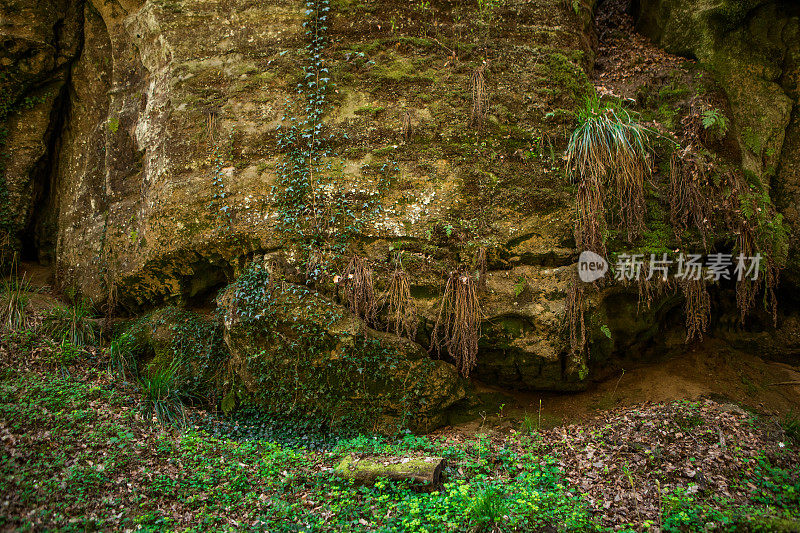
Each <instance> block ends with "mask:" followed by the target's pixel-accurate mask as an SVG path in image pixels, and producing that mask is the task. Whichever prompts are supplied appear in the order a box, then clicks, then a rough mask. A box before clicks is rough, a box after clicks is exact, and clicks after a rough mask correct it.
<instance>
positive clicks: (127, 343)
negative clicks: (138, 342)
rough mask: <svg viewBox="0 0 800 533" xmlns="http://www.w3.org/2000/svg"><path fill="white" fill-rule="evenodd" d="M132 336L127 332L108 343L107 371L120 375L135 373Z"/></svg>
mask: <svg viewBox="0 0 800 533" xmlns="http://www.w3.org/2000/svg"><path fill="white" fill-rule="evenodd" d="M134 345H135V341H134V338H133V337H132V336H131V335H130V334H129V333H123V334H122V335H120V336H118V337H116V338H115V339H113V340H112V341H111V343H109V345H108V371H109V373H110V374H116V375H118V376H120V377H125V376H132V375H135V374H136V361H135V360H134V353H133V352H134Z"/></svg>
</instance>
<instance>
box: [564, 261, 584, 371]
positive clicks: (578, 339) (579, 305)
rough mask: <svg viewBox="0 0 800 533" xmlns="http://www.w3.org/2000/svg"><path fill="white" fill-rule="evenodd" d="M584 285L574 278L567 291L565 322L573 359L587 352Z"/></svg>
mask: <svg viewBox="0 0 800 533" xmlns="http://www.w3.org/2000/svg"><path fill="white" fill-rule="evenodd" d="M585 291H586V284H585V283H583V282H582V281H580V280H579V279H578V277H577V275H576V276H574V277H573V278H572V281H570V284H569V288H568V289H567V302H566V320H567V325H568V326H569V354H570V356H571V357H573V358H575V357H578V356H580V355H583V353H584V352H587V351H588V349H589V347H588V345H587V343H586V321H585V319H584V313H583V311H584V308H585V304H586V293H585Z"/></svg>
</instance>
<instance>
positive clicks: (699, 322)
mask: <svg viewBox="0 0 800 533" xmlns="http://www.w3.org/2000/svg"><path fill="white" fill-rule="evenodd" d="M680 287H681V292H683V296H684V298H685V299H686V304H685V306H686V342H690V341H692V340H694V339H697V340H702V339H703V333H704V332H705V331H706V330H707V329H708V323H709V319H710V317H711V298H710V297H709V295H708V287H707V286H706V282H705V280H703V279H696V280H695V279H686V280H682V281H681V282H680Z"/></svg>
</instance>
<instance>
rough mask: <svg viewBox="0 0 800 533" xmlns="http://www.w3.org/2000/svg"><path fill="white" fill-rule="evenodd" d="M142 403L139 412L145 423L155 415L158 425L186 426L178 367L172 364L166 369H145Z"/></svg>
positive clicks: (142, 381) (142, 384) (142, 380)
mask: <svg viewBox="0 0 800 533" xmlns="http://www.w3.org/2000/svg"><path fill="white" fill-rule="evenodd" d="M139 383H140V385H141V387H142V403H141V406H140V410H141V413H142V418H144V419H145V421H148V422H149V421H151V420H153V415H155V417H156V420H157V421H158V424H159V425H160V426H162V427H165V426H167V425H177V426H181V427H182V426H184V425H186V409H185V408H184V405H183V400H182V399H181V396H180V379H179V373H178V365H177V364H176V363H174V362H173V363H172V364H171V365H169V366H168V367H163V368H154V367H152V366H151V367H150V368H148V369H147V372H145V373H144V374H143V375H142V376H141V378H140V382H139Z"/></svg>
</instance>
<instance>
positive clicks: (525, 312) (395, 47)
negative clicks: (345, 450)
mask: <svg viewBox="0 0 800 533" xmlns="http://www.w3.org/2000/svg"><path fill="white" fill-rule="evenodd" d="M33 4H34V3H33V2H31V5H33ZM435 4H436V5H435V6H433V7H430V8H424V7H419V6H415V5H412V4H398V3H397V2H389V1H383V0H375V1H370V2H350V1H338V0H337V1H333V2H331V4H330V13H329V18H328V19H327V22H326V29H325V31H326V32H327V37H328V43H329V44H328V45H327V46H326V48H325V50H324V60H325V68H326V69H327V70H326V73H327V77H329V78H330V80H331V81H330V84H331V85H330V87H331V90H330V91H329V94H328V95H327V96H328V98H329V104H328V105H327V107H326V110H325V114H324V116H323V118H322V124H323V126H322V127H323V128H324V131H325V135H330V136H332V138H333V139H335V140H334V141H333V143H332V145H333V146H332V149H331V151H330V154H328V155H326V156H325V163H326V165H325V172H326V175H327V176H328V177H326V178H324V179H325V180H327V182H326V184H324V185H322V186H320V189H321V190H323V193H324V194H323V196H325V195H327V196H325V198H326V200H325V201H327V202H329V204H330V206H331V207H333V206H334V205H337V206H339V208H341V209H340V211H341V212H343V213H345V218H346V217H351V218H352V219H355V218H358V219H359V220H361V221H364V223H359V224H347V223H345V224H340V227H338V229H337V231H340V230H341V232H343V233H342V234H344V233H347V240H348V241H349V242H350V243H351V245H350V247H349V248H348V249H346V250H342V251H341V253H340V256H341V257H339V258H336V257H333V258H330V257H328V258H326V260H329V261H330V265H329V266H330V268H329V269H328V271H331V270H335V269H336V268H341V266H342V265H341V264H340V263H341V262H342V261H346V257H345V256H347V257H349V256H350V255H362V256H364V257H366V258H367V259H368V260H369V261H370V262H371V263H372V264H373V265H374V266H375V269H376V277H377V278H378V279H377V280H376V283H377V284H378V286H379V288H382V287H384V286H385V277H386V274H385V272H387V271H389V270H390V269H391V261H392V258H393V257H394V255H395V254H396V253H397V251H398V250H403V261H404V264H405V267H406V269H407V270H408V271H409V274H410V276H411V283H412V292H413V294H414V296H415V297H416V298H417V304H418V308H419V310H420V316H421V328H420V336H419V337H418V339H417V340H419V341H420V342H423V343H424V342H425V341H426V340H427V335H428V334H429V332H430V328H431V325H432V321H433V319H434V317H435V308H436V304H437V301H438V298H439V297H440V295H441V292H442V289H443V286H444V280H445V279H446V277H447V274H448V272H449V271H450V270H452V269H453V268H456V266H458V265H467V266H470V265H471V264H472V263H473V262H474V257H475V254H476V250H477V249H478V248H479V247H484V248H486V249H487V250H488V252H489V253H488V255H489V280H490V283H489V285H490V287H491V288H490V290H491V291H494V292H492V293H490V295H489V296H487V304H486V308H485V317H484V319H485V320H484V328H483V330H484V332H485V333H486V334H485V336H484V338H483V340H482V343H483V349H485V350H487V353H492V354H493V355H492V357H493V358H494V360H495V363H492V364H491V369H489V367H487V369H486V370H485V371H483V370H481V371H480V373H481V375H483V376H485V377H486V379H494V378H493V377H492V376H499V375H500V374H502V375H503V376H504V377H503V378H502V381H503V383H505V384H508V385H509V386H515V387H522V388H525V387H543V388H550V389H574V388H576V387H580V386H581V385H580V382H581V379H579V377H578V375H577V374H574V373H570V372H571V371H570V372H566V373H565V371H564V370H563V368H564V364H563V359H564V357H565V354H566V342H565V334H564V327H563V323H562V322H561V319H560V317H559V312H560V311H559V310H560V309H563V299H564V294H563V292H562V291H563V287H564V284H565V281H564V280H565V279H566V277H565V274H564V272H563V269H559V268H553V267H564V266H566V265H568V264H570V263H571V262H572V261H573V260H574V259H573V254H574V251H573V250H572V249H571V247H572V246H573V245H572V236H571V235H572V222H571V218H572V200H571V196H570V193H569V191H568V189H567V187H566V186H565V183H564V181H563V176H562V175H561V173H560V171H559V166H560V165H559V162H560V155H559V153H558V150H559V149H558V148H557V147H559V146H563V144H564V142H565V139H566V135H567V131H566V128H565V124H566V121H567V120H568V116H569V110H571V109H573V108H574V106H575V104H576V103H578V102H579V101H580V99H581V98H582V97H583V96H584V95H585V94H587V92H588V91H589V89H590V84H589V82H588V78H587V76H586V71H585V69H588V68H590V67H591V64H592V61H593V49H592V32H591V29H590V24H589V21H590V6H587V5H584V4H581V3H573V4H574V6H570V7H567V6H565V4H564V3H563V2H560V1H558V0H536V1H526V2H522V1H520V2H508V3H506V4H505V5H503V6H501V7H499V8H497V9H495V10H493V11H486V12H480V11H479V10H478V6H477V5H472V4H470V5H466V4H464V5H461V4H451V3H447V2H436V3H435ZM31 9H32V8H31ZM40 9H43V8H40ZM70 10H72V11H70ZM73 11H74V12H77V11H80V13H76V14H75V15H74V16H75V17H77V20H79V21H80V24H79V26H80V28H79V29H80V30H81V31H79V32H78V33H77V34H76V35H77V36H78V37H79V49H80V51H81V53H79V54H76V55H75V57H73V59H72V61H71V62H69V63H64V66H63V68H62V71H63V76H62V77H63V78H64V80H66V89H64V91H65V92H66V93H67V94H68V113H66V114H65V115H64V118H63V121H62V122H63V123H56V122H53V121H49V122H48V121H46V120H44V121H43V124H46V125H49V126H47V127H50V128H51V129H52V128H55V129H57V130H58V131H57V133H58V143H59V145H58V150H57V153H58V158H57V161H54V164H53V165H51V168H52V169H53V171H52V173H53V177H52V180H51V182H50V183H51V185H50V189H49V192H48V193H47V194H46V195H45V194H43V195H42V197H43V199H42V200H41V202H40V205H42V206H45V205H46V206H47V209H46V210H45V211H43V212H45V213H46V215H43V216H42V217H40V219H41V220H42V223H43V224H44V222H47V225H46V227H43V229H42V231H41V232H40V237H39V240H40V241H42V242H44V241H48V240H49V241H51V242H52V243H53V244H54V246H53V255H54V258H55V260H56V263H57V267H58V273H59V279H60V282H61V283H62V284H64V285H66V286H76V287H77V288H78V289H80V291H81V292H82V293H83V294H86V295H88V296H90V297H92V298H93V299H95V300H97V301H100V302H102V301H105V300H106V299H107V298H108V296H109V295H110V294H112V293H113V294H115V295H116V297H117V298H118V300H119V302H120V304H121V305H122V306H123V307H125V308H127V309H129V310H131V311H134V312H140V311H144V310H147V309H149V308H152V307H154V306H158V305H161V304H163V303H176V304H186V303H190V304H191V303H203V302H207V301H208V299H209V298H210V297H211V296H213V294H214V293H216V291H217V290H219V289H220V288H221V287H224V286H225V285H226V284H227V283H229V282H231V281H232V280H233V279H235V278H236V276H237V275H238V274H239V272H240V271H241V268H242V267H243V265H244V264H245V263H246V262H247V261H248V260H249V259H250V258H251V257H252V256H253V254H256V253H264V252H272V251H276V250H279V251H280V252H279V255H280V256H281V259H280V261H279V262H280V264H282V265H283V266H284V267H285V270H286V273H287V275H288V276H289V277H291V275H292V273H293V272H302V271H304V269H305V268H306V266H305V265H304V263H303V262H304V261H306V257H305V256H306V255H307V249H306V248H307V247H305V245H306V243H304V242H299V243H298V242H297V239H295V238H294V237H293V236H292V235H290V234H287V232H286V231H284V230H282V229H281V227H280V226H281V220H282V217H283V213H282V210H285V206H282V205H281V202H280V193H279V191H278V192H276V189H279V190H280V189H282V186H281V164H282V163H284V162H285V160H286V153H285V150H284V149H283V148H282V147H281V146H280V134H279V131H280V130H279V128H278V126H279V125H282V126H283V127H286V126H287V125H288V124H290V123H291V118H293V117H300V118H302V116H304V115H305V111H304V106H305V105H306V100H305V98H306V96H305V95H304V94H302V93H299V92H298V90H297V83H298V81H301V80H302V79H303V76H304V70H303V68H304V67H306V66H307V65H308V62H309V56H308V50H307V47H308V41H309V39H308V37H307V36H306V35H305V30H304V26H303V24H304V22H305V21H306V19H307V13H306V6H305V4H304V3H303V2H300V1H296V0H280V1H276V2H252V1H249V0H211V1H208V0H202V1H201V0H170V1H163V0H147V1H145V0H127V1H123V0H112V1H108V0H90V1H87V2H85V3H76V4H75V5H74V6H73V5H71V4H69V3H68V2H66V0H64V2H63V5H61V4H59V5H57V6H53V7H52V8H50V9H49V10H48V13H51V14H57V15H52V16H59V17H62V18H63V19H64V20H67V15H66V14H67V13H72V12H73ZM37 16H39V15H37ZM48 16H51V15H48ZM32 17H33V15H32V14H30V15H28V16H27V18H25V19H24V20H29V19H31V18H32ZM42 20H44V19H42ZM22 22H24V21H22ZM22 22H21V23H20V24H22ZM44 26H47V25H44ZM50 27H52V26H50ZM64 27H65V28H66V27H67V25H66V23H64ZM51 40H52V39H51ZM43 61H44V60H43ZM50 61H51V62H53V61H54V60H52V59H51V60H50ZM484 62H486V63H487V65H486V67H485V69H484V72H485V84H486V85H485V86H486V92H487V98H488V107H487V108H486V116H485V118H484V119H483V120H482V121H481V124H476V123H472V122H471V115H472V106H473V94H472V85H471V80H472V77H473V75H474V74H475V72H476V70H477V69H478V67H480V66H481V65H483V64H484ZM48 68H50V69H51V70H52V68H53V67H48ZM51 77H52V74H51ZM63 83H64V81H62V84H63ZM51 108H52V106H51ZM37 109H39V108H38V107H37ZM41 109H42V113H43V117H44V116H46V115H47V113H46V109H48V108H47V107H46V106H45V105H42V107H41ZM17 119H19V120H22V119H23V118H22V115H19V116H17V115H15V117H14V120H17ZM39 130H41V127H40V128H39V129H38V130H36V132H33V133H32V134H31V137H32V138H35V139H41V138H43V135H42V133H41V132H40V131H39ZM12 145H13V146H14V147H15V148H13V151H14V155H13V159H14V160H15V162H17V163H15V164H20V165H22V164H23V163H24V158H23V157H22V156H21V148H18V147H20V146H21V143H19V142H16V141H15V142H14V143H12ZM40 151H41V150H40ZM24 164H25V165H27V166H30V164H28V163H24ZM25 174H26V171H25V170H24V169H23V170H20V171H14V173H9V172H6V174H5V177H6V180H7V181H8V182H9V183H10V184H12V185H13V186H16V185H14V184H16V183H22V182H23V181H24V180H23V178H22V176H23V175H25ZM24 179H27V180H28V181H31V180H33V178H31V177H30V172H28V173H27V177H26V178H24ZM34 181H35V180H34ZM12 185H10V188H11V187H12ZM276 185H277V186H278V187H277V188H276ZM365 198H367V199H369V198H373V199H376V201H374V202H373V201H371V200H370V201H365V200H364V199H365ZM20 205H26V206H30V205H32V204H31V201H28V200H25V199H23V200H22V201H21V202H20ZM365 206H366V207H365ZM28 209H29V208H28ZM29 218H30V217H29ZM356 226H357V227H356ZM335 238H336V237H331V239H332V240H333V239H335ZM300 241H302V239H300ZM36 249H37V250H40V251H41V250H42V249H43V248H42V247H37V248H36ZM337 261H338V262H339V263H337ZM520 276H523V277H524V276H530V280H529V283H530V284H532V288H531V289H530V290H529V291H528V292H526V293H525V294H524V295H523V298H526V301H525V302H524V303H522V304H520V305H516V300H517V298H516V297H514V296H513V293H514V288H513V286H514V285H515V284H517V283H518V282H519V279H518V278H519V277H520ZM507 280H512V281H513V283H511V284H509V282H508V281H507ZM293 281H304V280H301V279H299V278H298V279H294V280H293ZM545 287H547V289H545ZM318 288H319V289H320V290H322V291H323V292H325V286H323V285H320V286H319V287H318ZM498 324H500V325H498ZM414 350H417V351H418V350H419V347H415V348H414V349H413V350H412V351H414ZM512 352H513V355H512ZM501 360H502V361H508V362H509V363H508V364H512V363H511V362H513V365H515V366H514V369H513V370H511V369H500V368H499V367H501V366H505V365H506V363H502V364H501V363H499V362H497V361H501Z"/></svg>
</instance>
